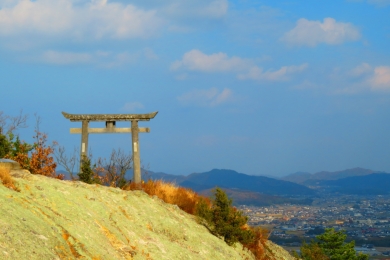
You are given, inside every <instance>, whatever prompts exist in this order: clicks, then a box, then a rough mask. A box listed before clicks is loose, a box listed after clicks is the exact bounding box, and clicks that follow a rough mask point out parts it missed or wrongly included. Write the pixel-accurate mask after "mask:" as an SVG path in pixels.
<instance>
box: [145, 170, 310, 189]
mask: <svg viewBox="0 0 390 260" xmlns="http://www.w3.org/2000/svg"><path fill="white" fill-rule="evenodd" d="M148 177H149V178H151V179H158V177H163V178H162V179H163V180H164V181H165V180H167V179H166V177H168V178H170V179H171V178H172V176H171V175H169V174H166V175H161V174H159V175H154V173H152V172H150V174H149V175H148ZM176 183H177V184H178V185H180V186H183V187H187V188H191V189H193V190H195V191H197V192H201V191H203V190H208V189H212V188H214V187H221V188H228V189H238V190H244V191H252V192H259V193H263V194H268V195H279V196H283V195H289V196H290V195H293V196H294V195H314V194H315V191H313V190H311V189H309V188H307V187H305V186H303V185H300V184H296V183H292V182H288V181H283V180H277V179H273V178H268V177H264V176H254V175H246V174H243V173H238V172H236V171H233V170H226V169H213V170H211V171H209V172H203V173H192V174H190V175H188V176H184V178H177V179H176Z"/></svg>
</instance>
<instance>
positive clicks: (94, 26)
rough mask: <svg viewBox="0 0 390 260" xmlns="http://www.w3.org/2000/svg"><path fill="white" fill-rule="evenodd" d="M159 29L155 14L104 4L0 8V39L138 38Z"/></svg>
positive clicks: (54, 2)
mask: <svg viewBox="0 0 390 260" xmlns="http://www.w3.org/2000/svg"><path fill="white" fill-rule="evenodd" d="M160 25H161V20H160V19H159V18H158V17H157V15H156V11H155V10H142V9H139V8H137V7H135V6H133V5H130V4H128V5H123V4H121V3H118V2H109V3H108V2H107V0H92V1H88V2H85V1H83V2H81V3H80V1H77V0H36V1H32V0H15V1H12V4H10V2H7V3H2V5H0V35H2V36H15V35H16V36H17V35H20V36H25V34H28V35H38V36H39V35H44V36H49V37H58V36H59V35H61V36H63V37H66V38H71V39H85V38H87V39H89V38H92V39H101V38H114V39H122V38H138V37H148V36H151V35H153V34H154V33H155V32H156V30H157V28H159V27H160Z"/></svg>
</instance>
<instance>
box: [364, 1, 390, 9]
mask: <svg viewBox="0 0 390 260" xmlns="http://www.w3.org/2000/svg"><path fill="white" fill-rule="evenodd" d="M367 2H368V3H369V4H374V5H376V6H379V7H384V6H388V5H390V0H367Z"/></svg>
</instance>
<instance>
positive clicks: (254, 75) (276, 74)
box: [238, 63, 308, 81]
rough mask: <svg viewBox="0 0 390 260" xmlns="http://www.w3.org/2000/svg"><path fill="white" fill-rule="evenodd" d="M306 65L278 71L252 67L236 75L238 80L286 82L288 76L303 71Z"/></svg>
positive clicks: (282, 68) (287, 67) (285, 67)
mask: <svg viewBox="0 0 390 260" xmlns="http://www.w3.org/2000/svg"><path fill="white" fill-rule="evenodd" d="M307 67H308V65H307V64H306V63H305V64H302V65H299V66H283V67H281V68H280V69H279V70H276V71H272V70H268V71H264V70H263V68H259V67H257V66H255V67H252V68H251V69H250V70H249V72H248V73H245V74H240V75H238V78H239V79H243V80H244V79H253V80H268V81H283V80H288V79H289V76H290V75H292V74H295V73H299V72H302V71H304V70H305V69H306V68H307Z"/></svg>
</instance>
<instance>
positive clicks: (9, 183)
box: [0, 166, 20, 192]
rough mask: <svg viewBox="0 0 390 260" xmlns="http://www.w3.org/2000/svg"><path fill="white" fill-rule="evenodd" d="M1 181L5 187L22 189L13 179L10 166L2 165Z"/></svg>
mask: <svg viewBox="0 0 390 260" xmlns="http://www.w3.org/2000/svg"><path fill="white" fill-rule="evenodd" d="M0 183H2V184H3V185H4V186H5V187H7V188H9V189H11V190H15V191H18V192H20V189H19V188H18V187H16V186H15V182H14V180H13V179H12V176H11V174H10V171H9V168H7V167H4V166H0Z"/></svg>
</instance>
